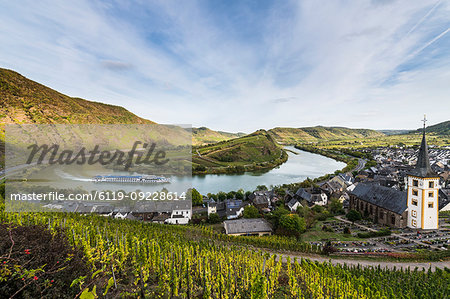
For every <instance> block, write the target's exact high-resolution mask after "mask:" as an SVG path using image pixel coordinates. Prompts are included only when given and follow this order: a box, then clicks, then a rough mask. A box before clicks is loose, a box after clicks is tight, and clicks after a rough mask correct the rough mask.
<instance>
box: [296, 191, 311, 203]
mask: <svg viewBox="0 0 450 299" xmlns="http://www.w3.org/2000/svg"><path fill="white" fill-rule="evenodd" d="M295 195H297V196H298V197H300V198H301V199H304V200H307V201H310V200H311V193H308V192H306V190H305V189H303V188H299V189H298V190H297V192H295Z"/></svg>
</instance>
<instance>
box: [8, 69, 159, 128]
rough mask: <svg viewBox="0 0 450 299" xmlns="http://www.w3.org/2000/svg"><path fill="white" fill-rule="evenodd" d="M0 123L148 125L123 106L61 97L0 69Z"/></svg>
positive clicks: (147, 121)
mask: <svg viewBox="0 0 450 299" xmlns="http://www.w3.org/2000/svg"><path fill="white" fill-rule="evenodd" d="M0 123H2V124H8V123H45V124H56V123H58V124H61V123H76V124H85V123H90V124H109V123H115V124H150V123H153V122H152V121H150V120H146V119H143V118H140V117H138V116H136V115H134V114H133V113H131V112H129V111H128V110H126V109H125V108H123V107H119V106H113V105H107V104H102V103H98V102H92V101H86V100H83V99H79V98H72V97H69V96H66V95H64V94H61V93H59V92H57V91H55V90H53V89H51V88H48V87H46V86H44V85H41V84H39V83H36V82H34V81H32V80H30V79H27V78H25V77H24V76H22V75H20V74H18V73H16V72H14V71H11V70H6V69H1V68H0Z"/></svg>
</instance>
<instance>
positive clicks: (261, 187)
mask: <svg viewBox="0 0 450 299" xmlns="http://www.w3.org/2000/svg"><path fill="white" fill-rule="evenodd" d="M256 191H267V187H266V185H258V186H256Z"/></svg>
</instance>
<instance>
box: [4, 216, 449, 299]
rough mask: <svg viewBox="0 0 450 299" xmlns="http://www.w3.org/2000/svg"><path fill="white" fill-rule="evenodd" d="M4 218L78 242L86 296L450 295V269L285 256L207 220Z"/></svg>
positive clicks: (78, 285) (78, 283)
mask: <svg viewBox="0 0 450 299" xmlns="http://www.w3.org/2000/svg"><path fill="white" fill-rule="evenodd" d="M0 222H1V223H3V224H4V225H12V226H25V227H28V226H30V227H31V226H34V225H40V226H43V227H45V228H46V230H48V231H50V232H51V233H52V234H53V235H54V236H58V235H61V234H63V235H64V236H65V238H66V239H67V240H68V242H69V243H70V244H72V246H74V247H76V248H80V249H81V250H82V251H83V252H84V256H85V260H86V263H87V264H88V267H89V268H90V273H89V275H84V276H79V277H78V278H77V279H75V280H74V281H73V282H72V286H71V287H72V288H75V289H77V290H78V291H79V293H78V296H80V297H82V298H94V297H95V296H100V297H102V296H104V297H117V296H123V297H129V296H132V297H140V298H448V297H449V296H450V284H449V281H450V273H449V271H448V269H446V270H445V271H444V270H439V269H438V270H437V271H436V272H431V271H418V270H409V271H390V270H386V269H380V268H376V269H373V268H362V267H348V266H332V265H331V264H328V263H317V262H310V261H308V260H305V259H300V260H288V262H287V263H282V262H281V260H280V259H278V258H277V256H276V255H270V254H268V253H266V252H263V251H258V250H250V249H247V248H245V246H242V245H233V244H232V243H230V242H218V240H217V237H215V236H214V234H213V232H212V231H210V230H209V229H206V228H204V227H195V226H170V225H159V224H149V223H143V222H138V221H128V220H114V219H110V218H105V217H100V216H96V215H88V216H82V215H76V214H55V213H53V214H50V213H49V214H43V213H34V214H33V213H28V214H27V213H23V214H18V213H5V212H0ZM250 240H251V239H250ZM238 243H239V242H238ZM250 243H252V242H251V241H250ZM239 244H241V243H239ZM254 245H257V243H256V241H255V243H254ZM10 262H11V261H10V260H8V257H6V256H4V255H3V256H0V263H1V265H0V269H1V267H3V269H2V270H0V286H1V285H2V284H7V283H10V282H11V281H12V280H15V279H19V277H18V276H17V275H16V274H17V273H14V271H13V272H6V271H4V269H5V267H7V265H8V263H10ZM46 267H47V266H46V265H43V266H42V267H41V269H40V271H37V272H35V273H34V275H35V276H34V278H35V279H36V280H37V279H39V275H42V274H44V273H45V271H47V270H48V269H47V268H46ZM8 273H9V274H8ZM22 278H23V276H22ZM26 279H28V278H27V277H25V281H26ZM67 287H69V286H67ZM0 289H1V288H0ZM48 289H51V286H50V287H49V288H48Z"/></svg>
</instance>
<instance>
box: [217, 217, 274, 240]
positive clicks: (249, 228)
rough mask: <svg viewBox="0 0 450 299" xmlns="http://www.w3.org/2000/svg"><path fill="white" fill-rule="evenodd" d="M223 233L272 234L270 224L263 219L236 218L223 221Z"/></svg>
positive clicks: (241, 234)
mask: <svg viewBox="0 0 450 299" xmlns="http://www.w3.org/2000/svg"><path fill="white" fill-rule="evenodd" d="M223 226H224V228H225V233H226V234H227V235H232V236H264V235H271V234H272V226H271V225H270V223H269V222H267V220H265V219H261V218H255V219H245V218H242V219H236V220H226V221H224V222H223Z"/></svg>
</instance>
